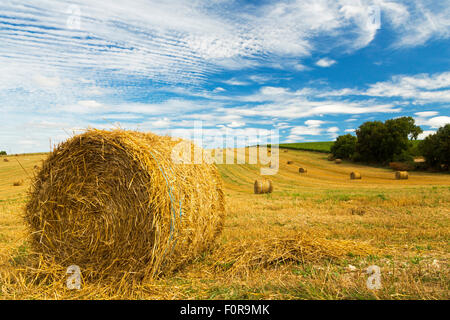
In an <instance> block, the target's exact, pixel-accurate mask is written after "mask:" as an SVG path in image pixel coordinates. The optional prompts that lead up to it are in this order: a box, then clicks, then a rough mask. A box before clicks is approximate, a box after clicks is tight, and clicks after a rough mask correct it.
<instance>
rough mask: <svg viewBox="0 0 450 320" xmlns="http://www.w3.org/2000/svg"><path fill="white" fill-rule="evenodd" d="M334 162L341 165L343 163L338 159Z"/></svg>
mask: <svg viewBox="0 0 450 320" xmlns="http://www.w3.org/2000/svg"><path fill="white" fill-rule="evenodd" d="M334 162H335V163H337V164H340V163H342V159H336V160H334Z"/></svg>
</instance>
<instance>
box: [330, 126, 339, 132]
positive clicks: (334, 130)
mask: <svg viewBox="0 0 450 320" xmlns="http://www.w3.org/2000/svg"><path fill="white" fill-rule="evenodd" d="M327 132H329V133H336V132H339V128H338V127H331V128H328V129H327Z"/></svg>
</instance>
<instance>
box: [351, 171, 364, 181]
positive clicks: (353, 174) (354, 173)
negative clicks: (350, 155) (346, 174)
mask: <svg viewBox="0 0 450 320" xmlns="http://www.w3.org/2000/svg"><path fill="white" fill-rule="evenodd" d="M361 178H362V177H361V173H359V172H356V171H353V172H352V173H350V179H352V180H355V179H361Z"/></svg>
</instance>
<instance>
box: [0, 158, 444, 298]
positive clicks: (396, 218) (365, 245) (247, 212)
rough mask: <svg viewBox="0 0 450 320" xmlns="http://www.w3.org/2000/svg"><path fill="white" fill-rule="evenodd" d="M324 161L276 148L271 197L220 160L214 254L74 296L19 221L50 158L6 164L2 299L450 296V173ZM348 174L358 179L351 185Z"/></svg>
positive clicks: (0, 205) (251, 172) (0, 175)
mask: <svg viewBox="0 0 450 320" xmlns="http://www.w3.org/2000/svg"><path fill="white" fill-rule="evenodd" d="M326 156H327V155H326V154H323V153H315V152H307V151H296V150H289V151H288V152H283V151H281V152H280V168H279V171H278V173H277V174H276V175H274V176H271V177H270V179H271V180H272V181H273V183H274V192H273V193H272V194H262V195H255V194H253V182H254V180H255V179H256V178H258V177H259V168H260V166H259V165H248V164H245V165H237V164H235V165H225V164H222V165H218V167H219V171H220V173H221V175H222V178H223V181H224V184H225V190H226V206H227V209H226V212H227V216H226V221H225V227H224V230H223V233H222V235H221V237H220V238H219V239H218V241H217V247H216V249H215V250H214V251H212V252H209V253H205V254H204V255H203V256H201V257H199V258H197V259H196V260H194V261H193V262H192V263H190V264H188V265H186V266H185V267H184V268H182V269H180V270H178V271H177V272H175V273H174V274H171V275H167V276H164V277H162V278H160V279H158V280H155V281H152V282H149V283H141V284H138V285H134V286H133V285H131V286H128V287H127V288H126V289H124V288H120V289H117V288H113V286H108V284H105V283H97V284H94V283H83V287H82V289H81V290H75V291H73V290H68V289H67V288H65V287H64V285H63V283H64V278H65V277H66V275H65V274H64V273H62V274H61V279H62V281H61V282H60V283H58V284H52V283H49V282H45V281H41V282H37V281H35V279H32V278H30V276H28V274H27V272H26V271H25V270H26V267H27V259H28V255H29V253H30V252H29V251H30V248H29V245H28V243H27V232H26V226H25V225H24V223H23V220H22V217H21V215H22V213H23V208H24V205H25V204H26V201H27V193H26V191H27V189H28V187H29V184H30V181H31V179H30V178H31V177H32V176H33V174H34V170H36V169H35V166H39V165H40V164H41V161H42V160H43V159H45V157H46V155H45V154H35V155H20V156H8V157H3V158H1V159H0V299H115V298H121V299H449V298H450V295H449V292H450V290H449V289H450V288H449V287H450V282H449V268H448V262H449V260H448V259H449V256H450V255H449V239H450V205H449V204H450V175H448V174H438V173H422V172H420V173H419V172H412V173H410V176H409V179H408V180H395V179H394V172H392V170H389V169H386V168H374V167H368V166H362V165H355V164H353V163H346V162H343V163H342V164H335V163H334V162H330V161H327V159H326ZM4 158H7V159H8V160H9V161H8V162H5V161H3V159H4ZM288 160H290V161H293V164H289V165H288V164H287V161H288ZM300 166H302V167H306V168H307V169H308V172H307V173H306V174H301V173H299V172H298V168H299V167H300ZM352 171H359V172H360V173H361V174H362V179H361V180H350V177H349V175H350V173H351V172H352ZM15 182H18V183H16V184H19V185H18V186H13V184H15ZM22 182H23V183H22ZM21 183H22V184H21ZM242 257H245V259H244V258H242ZM370 265H377V266H379V267H380V270H381V289H378V290H372V289H369V288H368V287H367V284H366V281H367V278H368V277H369V275H368V274H367V273H366V269H367V267H368V266H370Z"/></svg>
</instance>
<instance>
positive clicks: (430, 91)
mask: <svg viewBox="0 0 450 320" xmlns="http://www.w3.org/2000/svg"><path fill="white" fill-rule="evenodd" d="M351 95H354V96H371V97H389V98H391V97H399V98H402V99H411V100H414V103H424V102H450V72H442V73H435V74H425V73H424V74H417V75H408V76H407V75H396V76H393V77H392V78H391V80H388V81H381V82H377V83H374V84H370V85H369V88H368V89H367V90H362V89H352V88H344V89H340V90H326V91H325V90H322V91H318V92H317V90H316V96H317V97H343V96H351Z"/></svg>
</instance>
